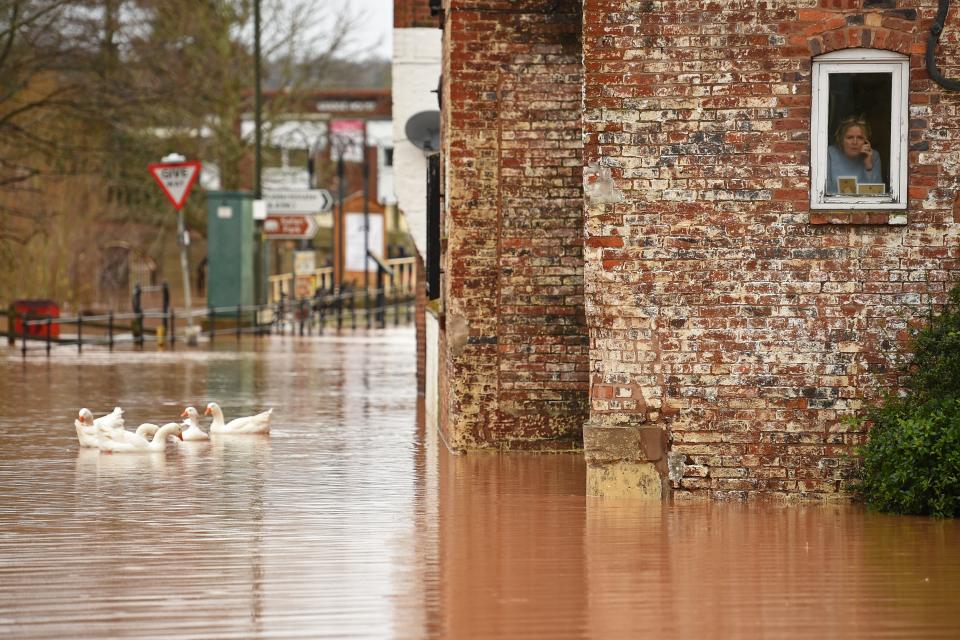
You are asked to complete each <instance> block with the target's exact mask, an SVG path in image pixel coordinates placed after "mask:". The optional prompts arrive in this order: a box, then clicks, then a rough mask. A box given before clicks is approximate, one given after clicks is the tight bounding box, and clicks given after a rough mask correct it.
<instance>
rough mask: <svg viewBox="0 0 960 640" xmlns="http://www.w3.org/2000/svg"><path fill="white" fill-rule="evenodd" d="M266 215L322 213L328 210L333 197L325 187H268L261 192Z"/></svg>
mask: <svg viewBox="0 0 960 640" xmlns="http://www.w3.org/2000/svg"><path fill="white" fill-rule="evenodd" d="M263 199H264V200H266V201H267V215H279V214H286V213H323V212H324V211H330V207H331V205H333V198H332V197H330V192H329V191H327V190H326V189H299V190H294V189H270V190H266V191H264V192H263Z"/></svg>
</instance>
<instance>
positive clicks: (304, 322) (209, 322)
mask: <svg viewBox="0 0 960 640" xmlns="http://www.w3.org/2000/svg"><path fill="white" fill-rule="evenodd" d="M413 305H414V289H413V287H410V288H409V289H407V290H400V289H399V288H397V287H395V286H393V287H386V286H383V287H380V288H378V289H371V290H368V291H363V290H358V289H345V290H342V291H323V290H317V291H316V292H315V294H314V295H313V296H310V297H304V298H288V297H287V296H286V295H281V296H280V299H279V300H278V301H277V302H276V303H273V304H265V305H236V306H229V307H207V308H206V309H197V310H194V311H193V312H192V313H191V314H190V319H191V320H193V323H190V324H194V325H197V329H198V333H197V335H196V337H197V338H205V339H206V340H208V341H209V342H211V343H212V342H214V341H216V340H217V339H222V337H225V336H234V337H235V339H236V340H238V341H239V339H240V337H241V336H242V335H244V334H252V335H254V336H267V335H270V334H277V335H292V336H307V335H313V334H314V333H316V334H317V335H322V334H323V333H324V332H325V331H328V330H333V331H338V332H339V331H343V330H344V329H345V328H348V329H350V330H356V329H358V328H366V329H373V328H386V327H387V326H388V325H389V324H392V325H393V326H398V325H400V324H409V323H410V322H412V321H413ZM2 315H3V317H5V318H6V321H7V322H6V324H7V326H6V331H5V332H3V333H0V335H3V334H4V333H5V334H6V336H7V340H8V343H9V344H10V345H11V346H16V343H18V342H19V343H20V350H21V353H22V355H23V356H26V354H27V352H28V351H29V350H41V349H42V350H45V351H46V353H47V354H48V355H49V354H50V353H51V351H52V349H53V348H54V347H63V346H75V347H76V349H77V353H82V352H83V348H84V347H85V346H106V347H108V348H109V349H110V350H112V349H113V348H114V346H116V345H119V344H132V345H135V346H138V347H143V346H144V344H145V343H146V342H147V339H148V336H150V337H151V338H152V340H151V341H155V342H156V344H157V345H158V346H169V347H171V348H175V346H176V344H177V342H187V341H190V340H191V339H192V338H193V337H194V336H191V335H189V334H188V323H187V322H186V320H187V314H186V313H185V312H184V311H182V310H181V311H178V310H176V309H173V308H170V309H168V310H167V311H166V312H164V311H139V312H131V313H113V312H110V313H106V314H101V315H83V314H78V315H76V316H61V317H53V316H40V315H36V314H27V313H21V314H17V313H15V312H14V311H13V310H12V309H10V310H8V311H7V313H5V314H2ZM55 329H56V330H55ZM71 329H73V330H74V333H69V334H68V333H65V330H66V331H69V330H71Z"/></svg>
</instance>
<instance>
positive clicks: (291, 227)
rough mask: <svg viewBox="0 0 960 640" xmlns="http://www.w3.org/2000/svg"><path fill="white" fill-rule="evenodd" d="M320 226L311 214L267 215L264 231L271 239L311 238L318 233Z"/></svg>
mask: <svg viewBox="0 0 960 640" xmlns="http://www.w3.org/2000/svg"><path fill="white" fill-rule="evenodd" d="M319 229H320V226H319V225H318V224H317V221H316V220H314V219H313V216H311V215H299V214H295V213H294V214H284V215H269V214H268V215H267V219H266V220H264V221H263V233H264V235H265V236H266V237H267V239H269V240H282V239H289V240H309V239H310V238H312V237H313V236H315V235H317V231H318V230H319Z"/></svg>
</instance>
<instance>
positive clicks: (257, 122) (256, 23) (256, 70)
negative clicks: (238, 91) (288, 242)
mask: <svg viewBox="0 0 960 640" xmlns="http://www.w3.org/2000/svg"><path fill="white" fill-rule="evenodd" d="M260 55H261V54H260V0H254V3H253V84H254V87H253V114H254V115H253V117H254V145H255V166H254V171H255V173H256V176H254V179H255V182H254V185H255V187H254V193H253V197H254V198H255V199H256V200H260V199H261V198H262V197H263V183H262V181H261V177H262V168H263V152H262V147H261V145H262V143H263V138H262V135H263V134H262V132H261V128H262V125H263V104H262V102H261V95H260ZM264 277H266V274H264Z"/></svg>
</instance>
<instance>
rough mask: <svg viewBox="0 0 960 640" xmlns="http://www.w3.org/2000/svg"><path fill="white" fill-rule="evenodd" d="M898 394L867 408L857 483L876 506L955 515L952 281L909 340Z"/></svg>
mask: <svg viewBox="0 0 960 640" xmlns="http://www.w3.org/2000/svg"><path fill="white" fill-rule="evenodd" d="M912 346H913V349H912V350H913V356H912V359H911V361H910V364H909V366H908V367H907V377H906V380H905V381H904V391H905V394H904V396H903V397H889V398H888V399H887V400H886V401H884V402H883V403H882V404H881V405H879V406H877V407H873V408H871V409H869V410H868V412H867V416H866V417H867V420H869V421H870V422H871V423H872V425H873V426H872V428H871V430H870V434H869V440H868V441H867V444H865V445H864V446H863V447H860V449H859V450H858V451H857V453H858V454H859V455H860V456H862V458H863V462H862V467H861V480H860V483H859V485H858V487H857V491H858V493H859V494H860V496H861V497H862V498H863V500H864V502H865V503H866V505H867V506H868V507H869V508H871V509H876V510H879V511H890V512H893V513H902V514H916V515H931V516H937V517H958V516H960V287H957V288H955V289H954V290H953V291H952V292H951V294H950V304H948V305H947V307H946V308H945V309H944V310H943V311H942V312H941V313H940V314H938V315H935V316H933V317H931V319H930V321H929V323H928V326H926V327H925V328H923V329H922V330H920V331H918V332H917V333H916V335H915V336H914V340H913V345H912Z"/></svg>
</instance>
